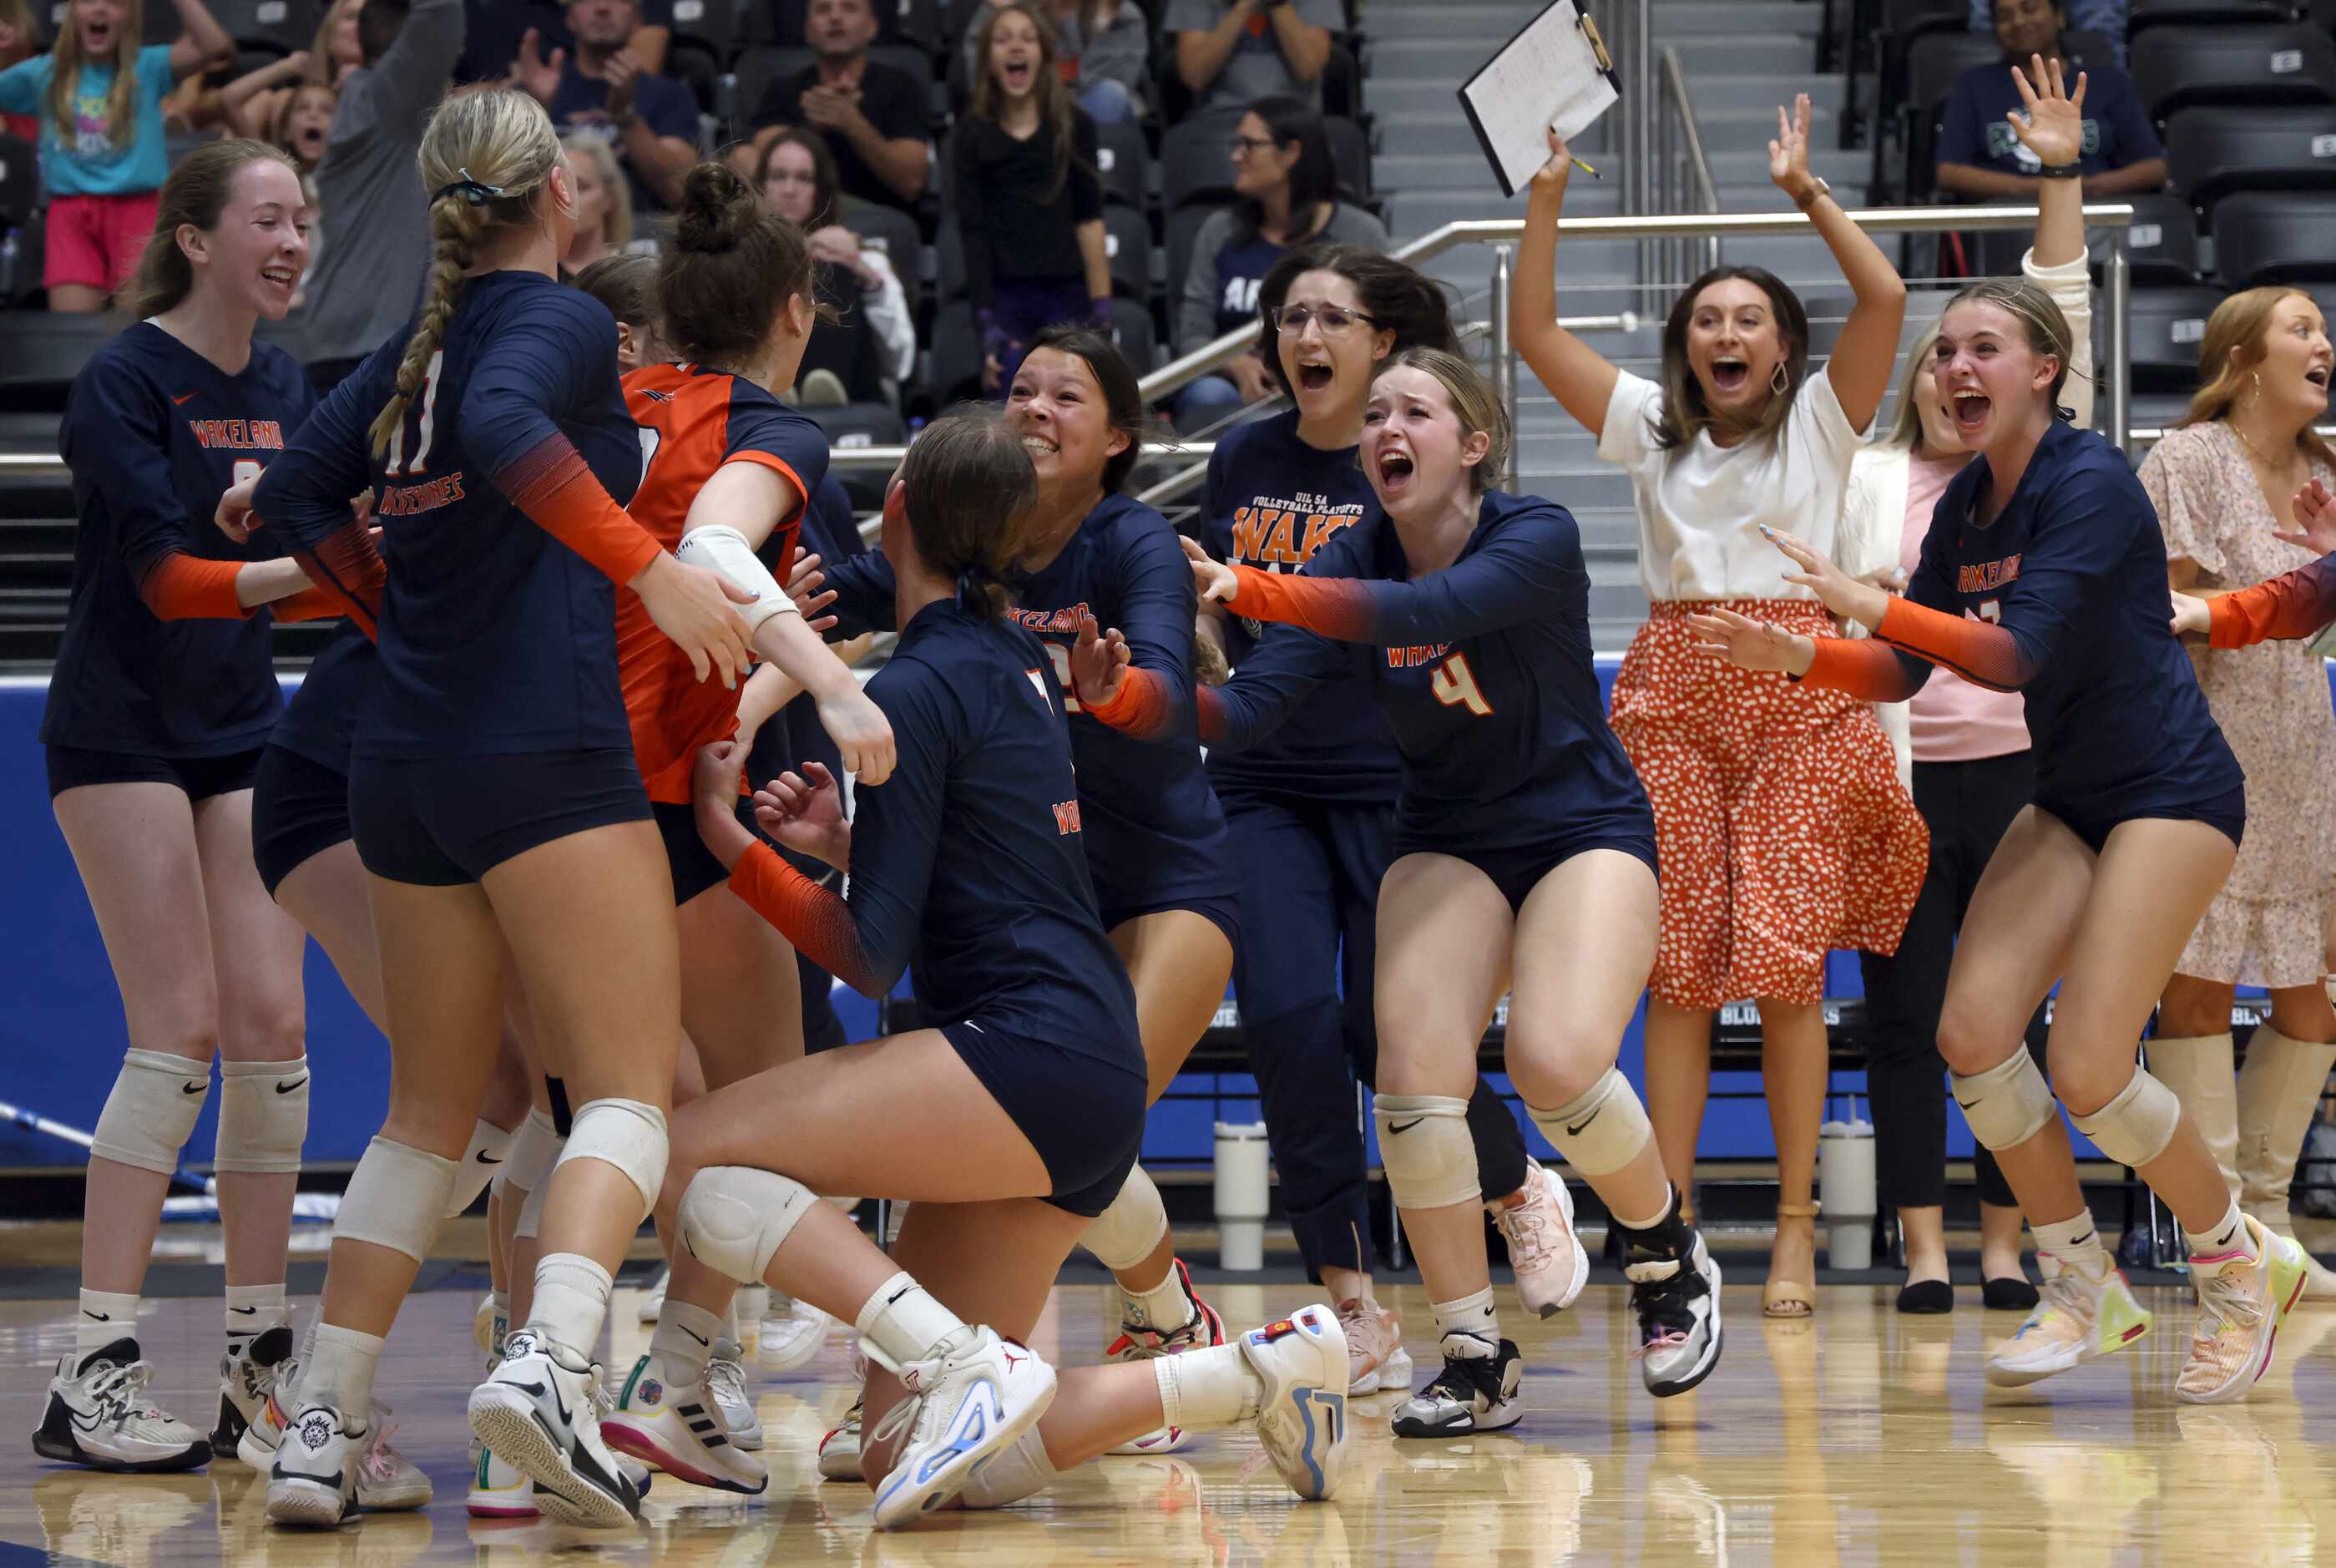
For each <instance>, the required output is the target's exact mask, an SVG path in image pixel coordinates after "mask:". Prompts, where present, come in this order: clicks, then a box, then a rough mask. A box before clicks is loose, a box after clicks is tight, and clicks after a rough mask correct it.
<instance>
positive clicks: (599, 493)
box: [494, 435, 660, 588]
mask: <svg viewBox="0 0 2336 1568" xmlns="http://www.w3.org/2000/svg"><path fill="white" fill-rule="evenodd" d="M494 480H495V485H496V488H498V489H500V490H501V492H503V493H504V494H505V495H507V496H509V497H511V504H512V505H513V506H516V507H518V508H519V509H520V510H521V511H523V512H525V513H527V517H528V521H530V522H532V523H534V524H535V525H536V526H537V527H538V528H540V529H541V530H543V531H544V532H546V533H548V534H550V535H551V537H552V538H554V539H556V540H558V541H560V543H562V544H564V545H566V546H567V547H568V548H569V549H570V550H574V551H575V552H576V553H577V554H578V555H580V556H582V557H583V558H584V559H585V560H588V561H589V562H591V564H592V565H593V566H595V567H597V568H599V570H600V573H601V575H603V576H605V577H606V578H608V580H609V581H611V582H613V583H615V584H617V585H618V587H620V588H621V587H623V586H624V585H625V584H626V583H628V582H630V581H632V580H633V579H634V578H636V577H638V576H639V575H640V572H641V569H642V568H643V567H645V566H647V565H648V563H649V562H650V561H652V560H656V559H657V553H658V550H659V549H660V546H659V545H658V544H657V539H656V536H654V535H653V534H651V533H650V532H649V531H648V530H647V529H645V528H643V527H642V526H641V525H640V524H639V523H638V522H635V521H633V520H632V517H631V515H630V514H629V513H628V512H627V511H625V509H624V508H623V507H621V506H618V504H617V503H616V501H615V500H614V499H613V498H612V497H610V495H609V494H608V492H607V491H606V490H605V489H603V488H601V485H600V482H599V480H598V479H595V478H594V477H593V476H592V470H591V469H590V468H589V466H587V465H586V463H585V462H584V454H583V453H580V452H578V451H577V450H576V448H575V447H574V446H573V445H572V444H571V443H569V440H568V438H567V437H566V436H564V435H557V436H553V437H551V438H550V439H548V440H546V441H544V442H542V443H540V444H539V445H538V446H537V447H536V448H535V450H534V451H532V452H530V453H528V454H527V455H526V456H525V457H523V458H521V459H520V460H519V461H518V462H517V463H512V464H511V467H509V468H508V469H506V470H504V471H503V472H501V473H498V474H496V475H495V476H494Z"/></svg>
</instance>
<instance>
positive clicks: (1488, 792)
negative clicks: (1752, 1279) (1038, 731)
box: [1075, 349, 1720, 1437]
mask: <svg viewBox="0 0 2336 1568" xmlns="http://www.w3.org/2000/svg"><path fill="white" fill-rule="evenodd" d="M1508 441H1509V424H1508V416H1507V413H1506V411H1505V410H1504V408H1503V407H1502V406H1501V403H1500V398H1499V395H1498V394H1496V393H1495V392H1494V390H1493V388H1492V387H1491V386H1490V385H1487V384H1486V383H1485V381H1484V378H1483V377H1482V376H1480V375H1477V374H1476V373H1475V371H1474V370H1473V369H1471V368H1470V367H1469V365H1468V363H1467V362H1466V361H1465V360H1464V359H1462V358H1460V357H1459V356H1458V355H1455V354H1451V353H1448V352H1445V351H1444V350H1441V349H1411V350H1406V352H1404V353H1402V354H1398V355H1395V356H1393V357H1392V358H1391V359H1389V360H1388V362H1387V365H1384V366H1383V367H1381V369H1380V370H1379V372H1378V374H1377V376H1376V377H1375V378H1374V379H1373V381H1372V384H1371V394H1370V403H1369V405H1368V412H1367V413H1366V414H1365V416H1364V429H1363V439H1362V466H1363V472H1364V473H1365V475H1366V476H1367V477H1368V479H1369V481H1370V484H1371V488H1372V490H1373V491H1374V492H1375V493H1376V494H1377V499H1378V507H1377V509H1376V510H1375V511H1373V512H1371V513H1370V514H1369V515H1368V516H1367V517H1366V519H1365V520H1364V521H1361V522H1358V523H1356V524H1354V525H1353V526H1351V527H1348V528H1347V529H1345V530H1343V531H1340V532H1338V533H1337V534H1336V535H1334V536H1332V537H1331V538H1330V539H1329V541H1327V542H1325V543H1324V544H1323V545H1322V546H1321V548H1320V549H1319V550H1316V551H1315V553H1314V558H1313V559H1312V560H1310V561H1309V562H1307V563H1306V565H1305V567H1304V568H1303V569H1302V570H1300V571H1299V572H1298V573H1296V574H1295V575H1277V574H1275V573H1271V572H1266V571H1260V570H1257V569H1256V568H1254V567H1249V566H1238V565H1235V566H1226V565H1222V564H1219V563H1218V562H1215V561H1213V560H1210V559H1209V558H1208V556H1207V555H1206V554H1205V553H1204V552H1203V551H1202V550H1200V548H1199V547H1198V546H1196V545H1191V544H1188V545H1187V546H1186V547H1185V548H1186V550H1187V552H1188V553H1189V554H1190V555H1191V556H1192V569H1193V573H1194V577H1195V579H1196V580H1197V581H1198V583H1199V584H1200V587H1201V590H1202V594H1203V596H1204V597H1205V598H1208V599H1213V600H1216V601H1218V602H1220V603H1222V604H1225V605H1226V607H1227V608H1228V609H1231V612H1232V613H1233V614H1235V615H1241V616H1248V617H1251V618H1254V619H1257V620H1261V621H1279V622H1285V623H1288V624H1287V625H1286V626H1282V627H1277V628H1275V629H1274V630H1273V631H1272V632H1271V633H1270V634H1269V635H1268V636H1267V637H1266V638H1264V639H1263V640H1262V641H1261V642H1260V645H1259V647H1258V649H1257V651H1256V652H1255V653H1254V654H1253V655H1252V656H1251V658H1250V660H1249V661H1248V663H1247V664H1246V665H1245V666H1244V667H1242V668H1241V670H1240V671H1239V672H1238V673H1237V674H1236V675H1235V677H1234V678H1233V679H1232V681H1231V683H1230V684H1228V685H1226V686H1224V687H1218V688H1215V689H1212V690H1206V691H1203V692H1202V696H1201V715H1202V732H1201V733H1202V737H1203V738H1204V739H1205V740H1207V741H1208V743H1209V744H1210V745H1211V746H1212V748H1215V747H1222V748H1225V749H1228V750H1231V749H1234V748H1237V747H1241V746H1244V745H1251V744H1254V743H1255V742H1257V741H1259V740H1260V739H1262V738H1264V736H1265V735H1268V734H1270V732H1271V731H1272V730H1273V728H1274V727H1275V726H1277V725H1278V724H1280V722H1281V721H1282V720H1284V719H1286V718H1287V717H1288V716H1290V715H1291V714H1293V713H1295V712H1299V711H1301V708H1302V705H1303V704H1304V703H1305V702H1306V701H1307V699H1308V698H1309V696H1311V695H1312V694H1313V693H1314V692H1315V691H1317V690H1319V688H1320V687H1321V686H1322V685H1323V684H1324V683H1326V682H1328V681H1331V680H1335V679H1339V678H1353V677H1355V676H1356V675H1358V673H1360V671H1362V670H1368V680H1369V682H1370V684H1371V688H1372V691H1373V693H1374V695H1375V696H1377V699H1378V702H1379V706H1380V707H1381V709H1382V711H1383V712H1384V713H1385V714H1386V715H1387V721H1388V723H1389V724H1390V726H1392V727H1393V729H1394V731H1395V739H1396V746H1397V750H1398V752H1399V753H1400V754H1401V755H1402V759H1403V792H1402V795H1401V797H1400V799H1399V801H1398V802H1397V808H1396V826H1395V839H1394V845H1393V849H1394V853H1395V857H1396V858H1395V862H1394V863H1393V864H1392V865H1391V866H1390V867H1389V868H1388V870H1387V879H1386V882H1385V885H1384V886H1383V887H1382V889H1381V891H1380V896H1379V901H1378V962H1377V998H1378V1002H1379V1007H1378V1027H1379V1042H1380V1044H1379V1081H1380V1093H1379V1094H1378V1096H1377V1101H1376V1104H1375V1105H1374V1108H1373V1109H1374V1115H1375V1118H1376V1120H1377V1125H1378V1132H1379V1159H1380V1163H1381V1164H1382V1165H1383V1166H1384V1167H1385V1169H1386V1171H1387V1186H1388V1189H1389V1191H1390V1192H1391V1193H1393V1195H1394V1198H1395V1202H1396V1206H1397V1210H1398V1211H1399V1212H1400V1213H1401V1214H1402V1216H1403V1225H1404V1231H1405V1232H1406V1234H1407V1235H1408V1236H1409V1237H1410V1238H1411V1242H1412V1251H1413V1252H1414V1254H1415V1255H1416V1257H1417V1259H1418V1260H1419V1267H1420V1276H1421V1279H1422V1280H1423V1281H1425V1282H1426V1289H1427V1291H1428V1295H1429V1299H1430V1303H1431V1306H1432V1309H1433V1310H1434V1312H1435V1315H1436V1330H1437V1333H1438V1334H1439V1336H1440V1337H1441V1339H1442V1349H1443V1352H1444V1369H1443V1371H1442V1373H1441V1374H1439V1375H1438V1376H1437V1377H1436V1378H1434V1379H1433V1380H1432V1381H1430V1382H1429V1383H1428V1385H1427V1386H1426V1388H1423V1389H1421V1390H1420V1391H1419V1393H1417V1394H1416V1395H1415V1396H1414V1397H1413V1398H1409V1399H1406V1400H1405V1401H1404V1402H1403V1403H1402V1404H1400V1405H1398V1406H1397V1407H1396V1411H1395V1418H1394V1425H1395V1431H1396V1435H1397V1436H1398V1437H1450V1436H1458V1435H1464V1434H1466V1433H1469V1432H1480V1431H1485V1430H1489V1429H1494V1428H1498V1427H1508V1426H1513V1425H1514V1424H1515V1423H1516V1421H1517V1420H1519V1419H1520V1418H1521V1417H1523V1402H1522V1400H1521V1399H1520V1398H1519V1396H1518V1384H1519V1380H1520V1378H1522V1375H1523V1362H1522V1360H1521V1359H1520V1357H1519V1355H1518V1352H1517V1348H1516V1346H1515V1345H1514V1343H1513V1342H1511V1341H1510V1340H1508V1339H1504V1338H1503V1337H1502V1335H1501V1331H1500V1320H1499V1317H1498V1315H1497V1313H1496V1311H1495V1310H1494V1304H1493V1291H1492V1285H1491V1281H1490V1275H1489V1273H1488V1271H1487V1268H1486V1262H1485V1256H1484V1223H1483V1219H1482V1216H1481V1213H1480V1205H1481V1203H1482V1201H1483V1195H1482V1191H1481V1188H1480V1185H1479V1183H1478V1180H1477V1174H1476V1155H1475V1149H1474V1147H1473V1146H1472V1144H1471V1143H1470V1140H1469V1136H1468V1133H1467V1129H1466V1125H1465V1117H1466V1114H1467V1099H1466V1094H1467V1091H1468V1089H1469V1087H1470V1086H1471V1084H1472V1083H1473V1081H1474V1080H1475V1055H1476V1043H1477V1042H1478V1041H1479V1040H1480V1039H1482V1038H1483V1037H1484V1027H1485V1025H1486V1024H1487V1023H1488V1022H1489V1021H1490V1019H1491V1017H1492V1013H1493V1008H1494V1004H1495V1003H1497V1002H1498V1001H1499V999H1500V998H1501V995H1502V993H1503V992H1504V991H1506V992H1508V993H1509V998H1510V1001H1509V1019H1508V1031H1507V1064H1508V1070H1509V1074H1510V1076H1511V1077H1512V1078H1513V1079H1514V1082H1515V1083H1516V1086H1517V1087H1518V1089H1519V1091H1520V1092H1521V1093H1522V1094H1523V1097H1524V1101H1525V1106H1526V1109H1527V1111H1528V1112H1529V1113H1530V1114H1531V1115H1532V1116H1533V1121H1534V1122H1535V1123H1536V1124H1537V1125H1539V1126H1540V1127H1541V1129H1542V1131H1543V1134H1544V1135H1547V1136H1548V1138H1549V1140H1550V1142H1551V1143H1552V1144H1554V1145H1556V1147H1557V1149H1558V1151H1559V1152H1560V1153H1561V1154H1563V1155H1564V1156H1565V1157H1566V1160H1567V1162H1568V1163H1569V1164H1572V1166H1573V1167H1574V1168H1575V1169H1576V1170H1577V1171H1579V1172H1580V1173H1581V1174H1582V1176H1583V1177H1584V1179H1586V1180H1587V1181H1588V1182H1589V1183H1590V1186H1591V1190H1592V1191H1594V1192H1595V1193H1598V1195H1599V1197H1600V1198H1601V1200H1602V1201H1603V1202H1604V1203H1605V1204H1606V1207H1607V1209H1608V1211H1609V1212H1610V1213H1611V1214H1612V1215H1613V1218H1614V1222H1615V1223H1616V1224H1618V1225H1620V1226H1621V1227H1622V1229H1623V1232H1624V1233H1625V1235H1626V1236H1627V1237H1628V1238H1629V1241H1630V1261H1629V1262H1628V1264H1627V1265H1626V1268H1625V1272H1626V1274H1627V1276H1628V1277H1629V1278H1630V1281H1631V1298H1632V1305H1633V1307H1634V1308H1635V1310H1636V1311H1637V1314H1638V1319H1639V1325H1640V1354H1641V1356H1642V1358H1643V1361H1644V1368H1645V1376H1646V1383H1647V1387H1648V1388H1649V1389H1650V1391H1651V1392H1653V1393H1655V1394H1657V1395H1659V1396H1661V1395H1670V1394H1678V1393H1683V1392H1685V1391H1686V1390H1687V1389H1689V1388H1694V1387H1695V1386H1696V1385H1697V1384H1698V1383H1699V1382H1701V1381H1702V1380H1703V1378H1705V1377H1707V1376H1708V1374H1709V1373H1710V1371H1711V1368H1713V1366H1714V1365H1716V1364H1717V1363H1718V1358H1719V1349H1720V1323H1719V1291H1718V1287H1719V1271H1718V1268H1717V1267H1716V1266H1715V1265H1714V1264H1713V1263H1712V1261H1711V1260H1710V1256H1709V1253H1708V1251H1706V1249H1705V1248H1704V1245H1703V1242H1702V1240H1701V1238H1699V1237H1698V1235H1697V1234H1696V1233H1695V1232H1694V1231H1693V1230H1692V1229H1691V1228H1689V1226H1688V1225H1687V1224H1686V1223H1685V1222H1683V1221H1682V1220H1681V1219H1680V1217H1679V1197H1678V1194H1677V1193H1675V1192H1674V1191H1673V1190H1672V1189H1671V1185H1670V1183H1669V1180H1668V1179H1667V1178H1666V1177H1665V1175H1664V1174H1663V1167H1662V1163H1661V1161H1660V1158H1659V1157H1658V1155H1657V1153H1656V1150H1655V1145H1654V1139H1653V1134H1652V1130H1651V1128H1650V1126H1649V1125H1648V1121H1647V1115H1646V1112H1645V1110H1644V1108H1643V1107H1642V1106H1641V1105H1640V1101H1639V1096H1638V1095H1637V1094H1636V1092H1635V1091H1633V1090H1632V1088H1631V1087H1630V1083H1629V1081H1628V1080H1627V1079H1625V1078H1624V1077H1623V1076H1622V1075H1621V1073H1620V1072H1619V1071H1618V1070H1617V1069H1616V1068H1615V1066H1614V1059H1615V1056H1616V1053H1617V1051H1618V1049H1619V1047H1621V1038H1622V1031H1623V1029H1624V1028H1625V1027H1627V1026H1628V1024H1629V1023H1630V1015H1631V1013H1632V1011H1633V1010H1634V1009H1635V1008H1637V1006H1638V1000H1639V994H1640V991H1641V990H1642V989H1644V988H1645V985H1646V979H1647V973H1648V970H1649V969H1650V966H1651V965H1652V963H1653V961H1654V950H1655V920H1656V883H1655V843H1654V822H1653V818H1652V816H1651V814H1650V812H1649V810H1648V806H1647V799H1646V795H1645V793H1644V792H1643V791H1642V790H1641V789H1640V787H1639V780H1638V776H1637V774H1634V773H1633V772H1632V771H1631V768H1630V762H1629V760H1628V759H1627V758H1625V757H1624V756H1623V755H1622V749H1621V743H1619V742H1618V741H1616V740H1615V738H1614V735H1613V732H1612V731H1611V730H1610V729H1609V728H1608V727H1607V726H1606V722H1605V715H1604V711H1603V707H1602V705H1601V702H1600V698H1599V689H1598V678H1597V675H1596V673H1595V671H1594V670H1593V669H1592V668H1591V658H1590V634H1589V608H1588V600H1589V576H1588V573H1587V571H1586V570H1585V569H1584V568H1583V566H1582V546H1581V540H1580V537H1579V535H1578V533H1577V531H1576V530H1575V528H1574V523H1573V519H1572V517H1571V516H1570V515H1568V514H1567V512H1566V511H1565V510H1564V509H1563V508H1562V507H1560V506H1557V505H1555V504H1553V503H1552V502H1546V501H1543V500H1542V499H1541V498H1539V497H1538V496H1514V495H1504V494H1503V493H1501V492H1498V491H1493V490H1489V489H1487V488H1486V486H1485V483H1484V481H1485V479H1486V478H1487V477H1488V476H1489V475H1490V474H1493V473H1495V472H1499V469H1500V463H1501V458H1502V455H1503V453H1504V452H1505V451H1506V449H1507V444H1508ZM1332 639H1336V640H1332ZM1117 640H1118V639H1116V638H1111V637H1110V636H1109V635H1108V633H1107V632H1106V633H1105V636H1103V637H1101V638H1091V639H1089V640H1088V641H1087V642H1086V643H1085V644H1084V645H1083V646H1082V648H1081V649H1080V651H1079V656H1078V658H1077V660H1076V664H1075V668H1076V670H1077V671H1078V673H1079V677H1080V691H1081V694H1082V696H1086V695H1089V694H1090V693H1092V694H1094V695H1097V696H1108V695H1110V694H1109V692H1108V689H1107V688H1108V687H1110V686H1111V685H1113V684H1114V683H1115V681H1116V679H1117V672H1116V669H1115V667H1114V666H1115V665H1116V664H1117V662H1118V660H1119V657H1121V650H1120V649H1119V648H1118V647H1117Z"/></svg>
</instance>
